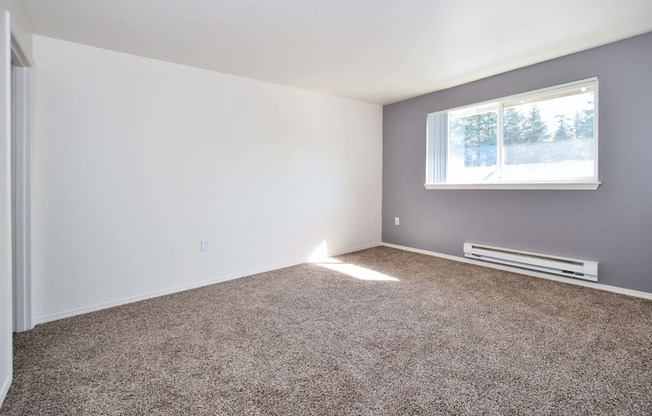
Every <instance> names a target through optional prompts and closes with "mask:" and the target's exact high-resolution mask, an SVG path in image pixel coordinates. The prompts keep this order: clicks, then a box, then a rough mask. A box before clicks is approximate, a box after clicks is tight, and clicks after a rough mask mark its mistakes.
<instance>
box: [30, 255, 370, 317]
mask: <svg viewBox="0 0 652 416" xmlns="http://www.w3.org/2000/svg"><path fill="white" fill-rule="evenodd" d="M380 244H381V243H379V242H378V243H373V244H366V245H364V246H359V247H354V248H350V249H346V250H342V251H338V252H337V253H329V255H331V256H333V257H334V256H340V255H342V254H346V253H351V252H354V251H359V250H365V249H367V248H372V247H377V246H379V245H380ZM306 262H307V260H305V259H304V260H298V261H294V262H288V263H282V264H276V265H272V266H268V267H261V268H257V269H252V270H247V271H245V272H240V273H232V274H228V275H225V276H220V277H216V278H213V279H208V280H202V281H199V282H193V283H189V284H186V285H180V286H174V287H171V288H167V289H163V290H157V291H153V292H148V293H144V294H141V295H135V296H128V297H126V298H121V299H116V300H113V301H109V302H103V303H97V304H95V305H89V306H84V307H82V308H75V309H69V310H67V311H63V312H57V313H53V314H50V315H43V316H39V317H37V318H36V319H35V320H34V321H35V322H34V323H35V325H38V324H43V323H46V322H52V321H57V320H59V319H64V318H70V317H73V316H77V315H82V314H85V313H90V312H95V311H99V310H102V309H108V308H113V307H115V306H121V305H126V304H128V303H133V302H139V301H141V300H147V299H152V298H157V297H159V296H165V295H170V294H172V293H177V292H183V291H185V290H190V289H196V288H198V287H202V286H208V285H213V284H215V283H220V282H226V281H229V280H233V279H238V278H240V277H246V276H251V275H254V274H259V273H265V272H271V271H272V270H278V269H283V268H285V267H291V266H296V265H298V264H303V263H306Z"/></svg>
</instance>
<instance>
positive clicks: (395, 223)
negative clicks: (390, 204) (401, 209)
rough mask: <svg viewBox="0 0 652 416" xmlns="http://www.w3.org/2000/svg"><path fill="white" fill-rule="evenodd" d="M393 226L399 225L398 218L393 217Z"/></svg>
mask: <svg viewBox="0 0 652 416" xmlns="http://www.w3.org/2000/svg"><path fill="white" fill-rule="evenodd" d="M394 225H401V222H400V221H399V219H398V217H394Z"/></svg>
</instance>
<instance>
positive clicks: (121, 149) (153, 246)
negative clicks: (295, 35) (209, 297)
mask: <svg viewBox="0 0 652 416" xmlns="http://www.w3.org/2000/svg"><path fill="white" fill-rule="evenodd" d="M209 51H210V47H209V45H207V53H208V52H209ZM34 59H35V134H34V161H33V163H34V171H33V175H34V176H33V202H32V204H33V219H32V229H33V287H34V290H35V293H34V294H35V305H34V307H35V316H36V320H37V322H43V321H46V320H51V319H56V318H58V317H63V316H69V315H72V314H77V313H81V312H84V311H87V310H92V309H95V308H97V307H100V306H107V305H111V304H117V303H121V302H124V301H126V300H129V299H132V300H133V299H136V298H141V297H145V296H148V295H151V294H156V293H162V292H165V291H168V290H173V289H174V288H179V287H188V286H193V285H198V284H200V283H202V282H205V281H210V280H225V279H228V278H231V277H234V276H238V275H242V274H248V273H250V272H253V271H257V270H263V269H269V268H274V267H278V266H281V265H286V264H292V263H296V262H303V261H305V260H307V259H308V258H309V256H310V255H311V254H312V252H313V251H314V250H315V249H316V248H317V247H318V246H319V245H320V244H321V243H322V242H323V241H326V242H327V244H328V247H329V250H330V251H331V253H333V252H342V251H346V250H350V249H354V248H358V247H363V246H368V245H371V244H375V243H378V242H379V241H380V215H381V212H380V210H381V208H380V207H381V151H382V131H381V130H382V108H381V107H380V106H378V105H372V104H367V103H361V102H356V101H352V100H347V99H341V98H337V97H333V96H328V95H323V94H317V93H312V92H307V91H303V90H298V89H293V88H288V87H283V86H278V85H273V84H269V83H264V82H259V81H254V80H250V79H244V78H240V77H235V76H230V75H225V74H220V73H214V72H209V71H205V70H200V69H196V68H190V67H185V66H181V65H177V64H170V63H166V62H161V61H156V60H151V59H146V58H142V57H136V56H132V55H126V54H121V53H117V52H112V51H107V50H102V49H97V48H93V47H88V46H84V45H79V44H74V43H69V42H64V41H60V40H55V39H51V38H46V37H41V36H35V37H34ZM201 239H209V240H210V242H211V251H209V252H207V253H201V252H200V240H201Z"/></svg>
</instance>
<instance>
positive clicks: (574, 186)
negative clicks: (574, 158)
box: [424, 181, 602, 191]
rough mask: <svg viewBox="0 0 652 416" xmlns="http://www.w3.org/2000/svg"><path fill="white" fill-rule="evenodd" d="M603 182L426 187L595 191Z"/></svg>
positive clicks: (439, 185)
mask: <svg viewBox="0 0 652 416" xmlns="http://www.w3.org/2000/svg"><path fill="white" fill-rule="evenodd" d="M601 183H602V182H598V181H587V182H488V183H427V184H425V185H424V186H425V188H426V189H514V190H537V189H539V190H568V191H594V190H596V189H598V186H600V184H601Z"/></svg>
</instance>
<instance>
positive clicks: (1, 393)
mask: <svg viewBox="0 0 652 416" xmlns="http://www.w3.org/2000/svg"><path fill="white" fill-rule="evenodd" d="M11 379H12V376H11V374H9V377H7V378H6V379H5V380H4V381H3V382H2V387H0V406H2V403H4V401H5V398H6V397H7V393H9V387H11Z"/></svg>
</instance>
